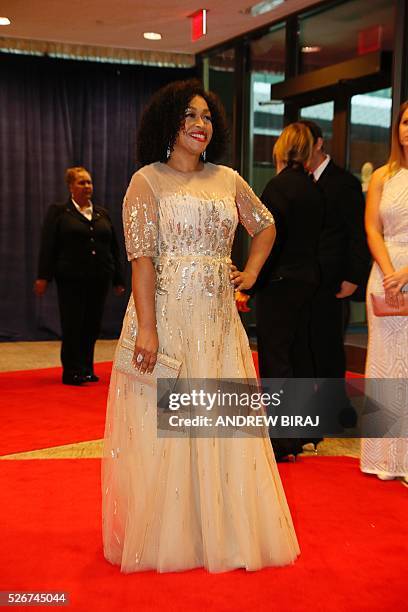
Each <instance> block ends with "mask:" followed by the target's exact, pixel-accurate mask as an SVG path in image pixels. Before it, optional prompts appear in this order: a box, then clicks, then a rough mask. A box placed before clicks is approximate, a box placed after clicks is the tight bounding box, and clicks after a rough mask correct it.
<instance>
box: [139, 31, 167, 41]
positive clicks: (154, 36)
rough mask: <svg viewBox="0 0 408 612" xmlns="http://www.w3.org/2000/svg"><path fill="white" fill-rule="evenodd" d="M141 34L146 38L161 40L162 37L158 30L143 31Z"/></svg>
mask: <svg viewBox="0 0 408 612" xmlns="http://www.w3.org/2000/svg"><path fill="white" fill-rule="evenodd" d="M143 36H144V37H145V38H147V40H161V37H162V35H161V34H159V33H158V32H143Z"/></svg>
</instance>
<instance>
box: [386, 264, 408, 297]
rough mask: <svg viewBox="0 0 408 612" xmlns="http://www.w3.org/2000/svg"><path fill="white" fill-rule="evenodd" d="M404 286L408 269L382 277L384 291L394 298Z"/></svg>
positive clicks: (407, 281)
mask: <svg viewBox="0 0 408 612" xmlns="http://www.w3.org/2000/svg"><path fill="white" fill-rule="evenodd" d="M406 284H408V268H402V269H401V270H396V271H395V272H393V273H392V274H387V275H386V276H384V280H383V286H384V289H385V291H386V292H387V293H390V294H391V295H393V296H396V295H397V294H398V293H399V292H400V291H401V289H402V288H403V287H404V285H406Z"/></svg>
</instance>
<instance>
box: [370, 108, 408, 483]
mask: <svg viewBox="0 0 408 612" xmlns="http://www.w3.org/2000/svg"><path fill="white" fill-rule="evenodd" d="M366 230H367V237H368V244H369V247H370V250H371V253H372V256H373V258H374V264H373V268H372V271H371V275H370V279H369V281H368V286H367V297H368V299H367V316H368V332H369V333H368V351H367V363H366V377H367V378H370V379H372V378H373V379H382V378H384V379H398V380H394V381H393V384H392V385H391V384H390V385H388V386H387V387H384V389H386V392H385V396H384V395H382V396H381V397H380V396H379V397H378V401H379V403H380V405H381V406H382V409H383V410H384V411H386V412H387V414H388V415H389V416H390V418H391V419H392V421H393V422H402V419H404V418H405V419H406V418H407V410H408V407H407V393H408V316H386V317H384V316H376V315H375V314H374V312H373V307H372V304H371V301H370V294H372V293H373V294H382V295H384V292H385V298H386V301H387V302H388V303H390V304H391V305H392V304H393V303H396V302H397V303H398V302H399V303H402V300H403V293H404V292H407V291H408V102H405V103H404V104H403V105H402V106H401V108H400V111H399V114H398V117H397V120H396V123H395V125H394V128H393V139H392V149H391V155H390V159H389V160H388V163H387V164H386V165H385V166H382V167H381V168H378V170H376V171H375V172H374V174H373V175H372V178H371V181H370V185H369V188H368V195H367V208H366ZM368 384H369V385H370V382H369V381H368ZM369 388H370V387H369ZM373 392H374V393H377V395H378V394H379V390H377V392H376V391H375V383H374V386H373ZM361 470H362V471H363V472H366V473H368V474H376V475H377V476H378V478H380V479H381V480H393V479H394V478H397V477H402V478H403V479H404V480H405V481H406V482H408V439H406V438H401V437H400V438H391V437H387V438H382V439H379V438H373V439H363V440H362V447H361Z"/></svg>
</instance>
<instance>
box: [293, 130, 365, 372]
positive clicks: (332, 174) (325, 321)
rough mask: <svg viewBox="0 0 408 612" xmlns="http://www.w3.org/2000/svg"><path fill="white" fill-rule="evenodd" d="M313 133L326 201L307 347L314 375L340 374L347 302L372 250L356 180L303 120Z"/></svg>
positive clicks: (360, 283) (343, 365) (361, 278)
mask: <svg viewBox="0 0 408 612" xmlns="http://www.w3.org/2000/svg"><path fill="white" fill-rule="evenodd" d="M302 123H304V124H305V125H306V126H307V127H308V128H309V130H310V131H311V133H312V136H313V142H314V145H313V154H312V159H311V163H310V169H311V170H312V172H313V175H314V178H315V180H316V181H317V184H318V186H319V187H320V189H321V190H322V192H323V194H324V196H325V200H326V210H325V220H324V225H323V230H322V234H321V238H320V243H319V266H320V272H321V282H320V286H319V289H318V291H317V292H316V293H315V295H314V297H313V303H312V318H311V348H312V352H313V357H314V362H315V370H316V376H318V377H322V378H344V376H345V372H346V359H345V351H344V322H345V317H346V307H347V306H348V298H350V297H351V296H352V295H353V294H354V293H355V292H356V290H357V288H358V287H360V288H362V289H364V288H365V284H366V282H367V278H368V271H369V264H370V254H369V250H368V246H367V241H366V235H365V230H364V198H363V194H362V189H361V185H360V182H359V181H358V180H357V179H356V178H355V177H354V176H353V175H352V174H351V173H350V172H348V171H347V170H344V169H343V168H340V167H339V166H337V165H336V164H335V163H334V162H333V160H332V159H331V158H330V156H329V155H328V154H327V153H326V152H325V150H324V142H323V134H322V131H321V129H320V127H319V126H318V125H317V124H316V123H314V122H312V121H303V122H302Z"/></svg>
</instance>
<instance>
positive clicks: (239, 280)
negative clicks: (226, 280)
mask: <svg viewBox="0 0 408 612" xmlns="http://www.w3.org/2000/svg"><path fill="white" fill-rule="evenodd" d="M256 278H257V275H256V274H254V273H253V272H250V271H249V270H242V272H240V271H239V270H238V269H237V267H236V266H234V264H231V272H230V279H231V281H232V283H233V285H234V286H235V291H242V289H251V287H252V286H253V285H254V284H255V281H256Z"/></svg>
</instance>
